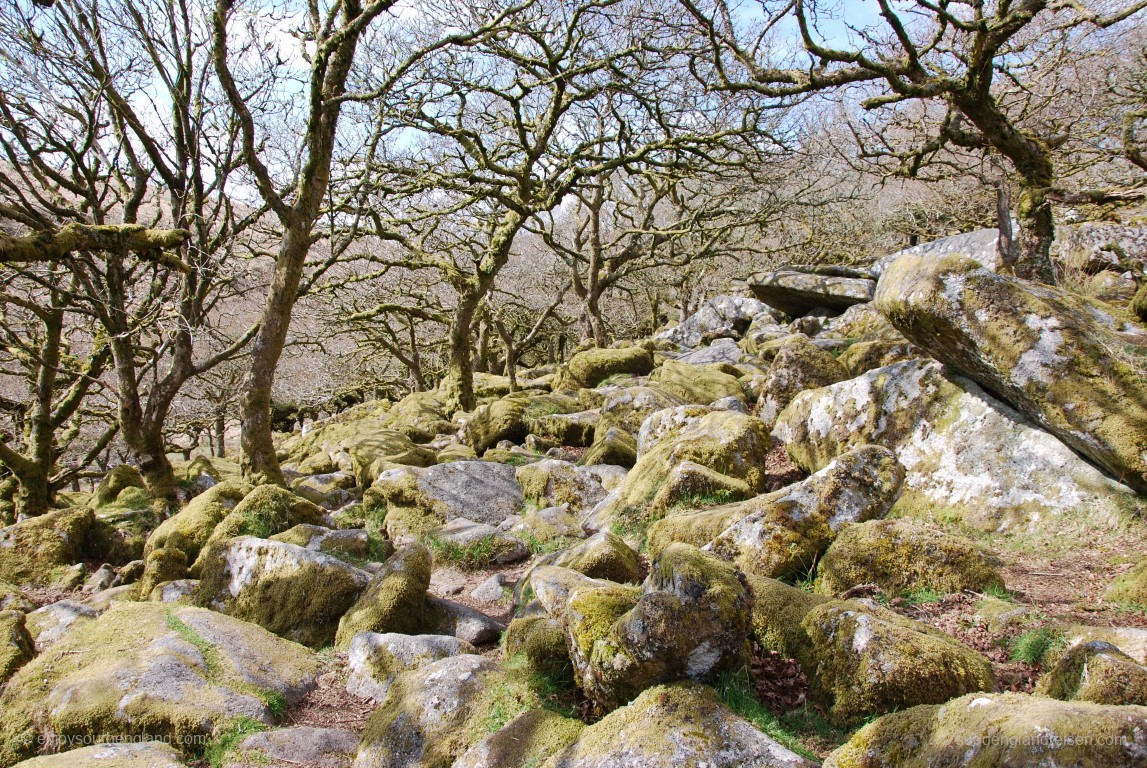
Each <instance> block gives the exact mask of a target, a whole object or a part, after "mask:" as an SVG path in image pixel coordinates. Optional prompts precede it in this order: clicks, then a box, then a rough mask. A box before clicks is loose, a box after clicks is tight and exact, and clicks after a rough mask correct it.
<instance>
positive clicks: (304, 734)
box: [225, 727, 359, 768]
mask: <svg viewBox="0 0 1147 768" xmlns="http://www.w3.org/2000/svg"><path fill="white" fill-rule="evenodd" d="M358 738H359V737H358V734H357V733H353V732H351V731H342V730H339V729H337V728H307V727H300V728H283V729H281V730H277V731H264V732H262V733H253V734H251V735H250V736H248V737H247V738H245V739H243V741H241V742H239V745H238V747H236V751H237V752H238V753H239V756H240V759H241V760H242V761H243V762H233V763H231V764H229V765H227V766H225V768H242V767H243V766H248V765H266V764H267V762H268V760H269V761H270V762H271V764H272V765H273V764H274V763H275V761H278V760H281V761H284V762H286V763H289V764H291V765H306V766H308V768H346V767H347V766H349V765H350V764H351V761H352V760H353V759H354V753H355V750H356V749H358Z"/></svg>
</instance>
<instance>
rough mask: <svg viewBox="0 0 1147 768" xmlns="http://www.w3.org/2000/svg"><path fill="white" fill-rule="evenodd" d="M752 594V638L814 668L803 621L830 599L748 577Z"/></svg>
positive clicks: (775, 582)
mask: <svg viewBox="0 0 1147 768" xmlns="http://www.w3.org/2000/svg"><path fill="white" fill-rule="evenodd" d="M746 581H747V583H748V585H749V592H750V594H751V595H752V598H753V600H752V603H751V607H750V609H749V633H750V636H751V637H752V638H753V640H754V641H756V642H757V643H758V644H759V645H760V646H761V647H762V648H764V649H766V650H770V651H775V652H776V653H779V654H780V655H781V656H783V657H785V658H787V659H796V660H797V661H798V663H800V665H801V667H802V668H804V669H813V668H814V667H815V664H816V662H815V659H814V658H813V657H812V656H811V655H810V649H811V640H810V639H809V635H808V632H807V631H806V630H805V628H804V626H803V625H802V623H801V622H803V621H804V618H805V616H807V615H808V614H809V612H810V611H812V609H813V608H816V607H817V606H818V605H822V604H823V603H826V602H828V600H827V598H824V597H821V596H819V595H812V594H809V593H808V592H805V591H804V590H801V589H797V588H796V587H792V586H789V585H788V584H785V583H784V582H782V581H777V580H776V579H766V578H761V577H760V576H753V575H748V576H746Z"/></svg>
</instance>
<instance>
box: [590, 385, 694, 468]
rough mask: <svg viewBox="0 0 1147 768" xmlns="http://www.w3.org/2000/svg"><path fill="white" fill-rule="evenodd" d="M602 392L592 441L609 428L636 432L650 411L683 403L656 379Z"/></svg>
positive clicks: (595, 440)
mask: <svg viewBox="0 0 1147 768" xmlns="http://www.w3.org/2000/svg"><path fill="white" fill-rule="evenodd" d="M583 391H584V390H583ZM603 391H606V394H605V396H604V398H603V399H602V402H601V403H600V410H601V419H600V421H598V425H597V431H596V432H595V436H594V442H599V441H600V440H601V438H602V435H603V434H604V433H605V432H606V431H608V430H609V429H610V428H612V427H617V428H619V429H621V430H623V431H625V432H628V433H629V434H631V435H636V434H637V432H638V431H639V430H640V429H641V425H642V423H643V422H644V421H645V419H646V418H648V417H649V415H650V414H652V413H655V412H656V411H660V410H662V409H665V408H674V407H676V406H679V405H685V401H684V400H683V399H682V398H680V397H678V396H677V395H675V394H673V393H672V392H670V391H669V390H668V389H666V388H665V387H663V386H662V385H660V384H658V383H656V382H650V383H649V384H646V385H644V386H634V387H617V388H610V389H609V390H608V391H607V390H604V389H603ZM595 463H605V464H608V463H611V462H595ZM612 463H616V462H612Z"/></svg>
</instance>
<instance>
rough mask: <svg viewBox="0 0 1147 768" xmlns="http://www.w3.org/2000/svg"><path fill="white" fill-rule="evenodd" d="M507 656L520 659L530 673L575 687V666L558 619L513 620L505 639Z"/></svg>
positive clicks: (534, 617)
mask: <svg viewBox="0 0 1147 768" xmlns="http://www.w3.org/2000/svg"><path fill="white" fill-rule="evenodd" d="M502 640H503V647H504V648H505V652H506V656H507V657H513V656H521V657H522V658H523V659H524V664H525V666H526V667H527V668H528V669H529V670H530V672H532V673H535V674H538V675H543V676H546V677H548V678H550V679H551V680H555V681H560V682H561V683H563V684H564V685H565V686H566V687H567V688H568V687H571V686H573V682H574V680H573V665H572V664H570V655H569V650H568V648H567V647H566V636H565V631H564V630H563V628H562V624H561V622H560V621H558V620H557V619H551V618H549V617H548V616H524V617H522V618H518V619H514V620H513V621H511V622H510V625H509V626H508V627H506V632H505V634H504V635H503V637H502Z"/></svg>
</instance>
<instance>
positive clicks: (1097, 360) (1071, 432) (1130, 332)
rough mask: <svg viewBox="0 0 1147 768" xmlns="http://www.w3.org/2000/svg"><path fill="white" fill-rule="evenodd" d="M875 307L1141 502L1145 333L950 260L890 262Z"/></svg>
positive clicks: (1145, 446) (1077, 300)
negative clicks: (1137, 495)
mask: <svg viewBox="0 0 1147 768" xmlns="http://www.w3.org/2000/svg"><path fill="white" fill-rule="evenodd" d="M875 303H876V306H877V308H878V309H879V310H880V311H881V312H883V313H884V315H885V316H886V317H887V318H888V319H889V320H890V321H891V322H892V324H893V325H894V326H896V328H897V329H898V330H899V331H900V332H901V333H903V334H904V335H905V336H907V337H908V339H909V340H910V341H912V342H913V343H915V344H917V345H919V346H921V347H923V348H924V349H926V350H928V352H929V353H930V354H931V355H932V356H933V357H935V358H936V359H937V360H940V361H941V362H943V363H946V364H948V365H950V366H951V367H952V368H954V369H956V370H957V371H959V372H961V373H963V374H965V375H967V376H968V377H970V378H972V379H974V380H975V381H976V382H978V383H979V384H980V385H981V386H983V387H984V388H985V389H987V390H989V391H991V392H992V393H994V394H995V395H996V396H998V397H1000V398H1002V399H1004V400H1006V401H1007V402H1008V403H1010V404H1011V405H1012V406H1014V407H1015V408H1016V409H1017V410H1019V411H1021V412H1023V413H1024V414H1025V415H1026V416H1028V417H1029V418H1030V419H1032V420H1033V421H1035V422H1036V423H1038V424H1039V425H1040V426H1042V427H1043V428H1044V429H1046V430H1047V431H1049V432H1051V433H1052V434H1054V435H1055V436H1056V437H1058V438H1059V439H1060V440H1062V441H1063V442H1064V443H1066V444H1067V445H1068V446H1070V447H1071V448H1073V449H1074V450H1075V451H1077V452H1079V453H1080V454H1081V455H1083V456H1086V457H1087V458H1089V459H1091V460H1092V461H1094V462H1095V463H1096V464H1098V465H1099V466H1100V467H1102V468H1104V469H1105V470H1107V471H1108V472H1109V473H1111V475H1112V476H1113V477H1115V478H1116V479H1118V480H1120V481H1121V482H1123V483H1125V484H1127V485H1129V486H1131V487H1132V488H1135V489H1137V490H1138V491H1140V492H1141V493H1147V331H1144V329H1143V328H1142V327H1141V326H1137V325H1135V326H1132V325H1131V324H1124V323H1123V322H1121V321H1120V320H1119V319H1118V318H1116V317H1114V316H1113V315H1112V314H1111V311H1110V307H1107V306H1106V305H1103V304H1101V303H1098V302H1093V301H1091V300H1090V299H1086V298H1084V297H1082V296H1079V295H1076V294H1073V293H1069V292H1067V291H1063V290H1060V289H1058V288H1053V287H1051V286H1046V285H1038V284H1034V283H1029V282H1027V281H1025V280H1020V279H1018V278H1014V277H1010V276H1007V275H999V274H995V273H993V272H990V271H988V270H987V269H984V268H983V267H982V266H980V264H978V263H977V262H975V261H973V260H971V259H967V258H963V257H960V256H945V257H943V258H940V259H925V258H923V257H920V256H915V255H907V256H902V257H901V258H899V259H897V260H896V261H895V262H894V263H893V264H892V265H891V266H890V267H889V268H888V269H887V270H886V271H885V273H884V275H883V276H882V277H881V279H880V286H879V289H878V290H877V292H876V298H875Z"/></svg>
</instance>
